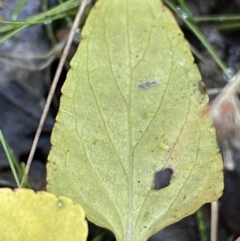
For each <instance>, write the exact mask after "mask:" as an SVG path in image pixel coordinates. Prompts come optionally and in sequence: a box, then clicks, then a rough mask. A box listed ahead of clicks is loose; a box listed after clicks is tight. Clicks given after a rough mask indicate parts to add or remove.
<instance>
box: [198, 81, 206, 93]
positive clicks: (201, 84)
mask: <svg viewBox="0 0 240 241" xmlns="http://www.w3.org/2000/svg"><path fill="white" fill-rule="evenodd" d="M198 88H199V90H200V92H201V93H202V94H206V93H207V89H206V86H205V84H204V83H203V82H202V81H200V82H199V83H198Z"/></svg>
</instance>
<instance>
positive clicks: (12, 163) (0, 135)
mask: <svg viewBox="0 0 240 241" xmlns="http://www.w3.org/2000/svg"><path fill="white" fill-rule="evenodd" d="M0 142H1V143H2V146H3V149H4V152H5V154H6V156H7V159H8V162H9V165H10V168H11V171H12V174H13V176H14V179H15V181H16V183H17V186H18V187H21V185H20V181H19V178H18V175H17V171H16V168H15V166H16V163H17V161H16V159H15V157H14V156H13V153H12V150H11V148H10V147H9V145H8V143H7V141H6V139H5V138H4V136H3V133H2V131H1V130H0Z"/></svg>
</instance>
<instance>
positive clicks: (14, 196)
mask: <svg viewBox="0 0 240 241" xmlns="http://www.w3.org/2000/svg"><path fill="white" fill-rule="evenodd" d="M0 207H1V208H0V240H6V241H8V240H9V241H10V240H11V241H43V240H44V241H55V240H58V241H61V240H62V241H66V240H68V241H71V240H72V241H76V240H79V241H85V240H86V238H87V223H86V221H85V219H84V218H85V214H84V210H83V208H82V207H81V206H80V205H79V204H73V202H72V200H71V199H69V198H66V197H59V198H57V197H56V196H54V195H53V194H50V193H47V192H38V193H34V192H33V191H32V190H29V189H16V190H15V191H12V190H11V189H8V188H1V189H0Z"/></svg>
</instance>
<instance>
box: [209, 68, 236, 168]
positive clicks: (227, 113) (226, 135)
mask: <svg viewBox="0 0 240 241" xmlns="http://www.w3.org/2000/svg"><path fill="white" fill-rule="evenodd" d="M239 88H240V72H238V73H237V74H236V75H235V76H234V77H233V79H232V80H231V82H229V83H228V84H227V85H226V86H225V87H224V88H223V90H222V92H221V93H220V94H219V95H218V96H217V97H216V99H215V100H214V101H213V102H212V104H211V107H210V111H209V114H210V116H211V117H212V119H213V122H214V126H215V128H216V131H217V134H218V138H219V140H220V141H221V142H222V143H223V145H222V146H223V159H224V165H225V168H226V169H229V170H232V169H234V167H235V163H234V161H233V159H232V155H231V153H230V148H229V145H228V140H229V139H230V138H231V137H232V136H237V137H239V136H240V132H239V129H240V128H239V127H240V101H239V96H238V92H239Z"/></svg>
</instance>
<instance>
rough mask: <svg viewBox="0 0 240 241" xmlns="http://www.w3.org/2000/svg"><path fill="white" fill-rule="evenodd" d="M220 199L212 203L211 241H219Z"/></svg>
mask: <svg viewBox="0 0 240 241" xmlns="http://www.w3.org/2000/svg"><path fill="white" fill-rule="evenodd" d="M217 226H218V201H215V202H212V203H211V241H217Z"/></svg>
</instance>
